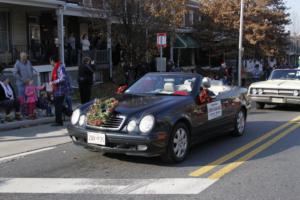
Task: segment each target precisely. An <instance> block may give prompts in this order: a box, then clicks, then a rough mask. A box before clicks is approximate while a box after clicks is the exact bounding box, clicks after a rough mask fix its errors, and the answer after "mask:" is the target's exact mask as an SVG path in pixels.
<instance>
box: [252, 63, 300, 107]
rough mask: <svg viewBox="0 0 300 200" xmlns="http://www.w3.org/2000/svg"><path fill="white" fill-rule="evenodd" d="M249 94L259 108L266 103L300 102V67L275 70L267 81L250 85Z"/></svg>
mask: <svg viewBox="0 0 300 200" xmlns="http://www.w3.org/2000/svg"><path fill="white" fill-rule="evenodd" d="M248 95H249V97H250V99H251V100H252V101H254V102H256V107H257V109H263V108H264V107H265V105H266V104H272V105H274V104H275V105H276V104H300V69H278V70H274V71H273V72H272V73H271V75H270V78H269V79H268V80H267V81H262V82H257V83H253V84H252V85H250V87H249V90H248Z"/></svg>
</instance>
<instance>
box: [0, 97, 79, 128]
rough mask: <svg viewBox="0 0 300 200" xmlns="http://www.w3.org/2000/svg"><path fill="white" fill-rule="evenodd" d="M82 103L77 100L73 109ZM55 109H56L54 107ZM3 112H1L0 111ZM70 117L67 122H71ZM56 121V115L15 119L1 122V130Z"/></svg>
mask: <svg viewBox="0 0 300 200" xmlns="http://www.w3.org/2000/svg"><path fill="white" fill-rule="evenodd" d="M79 105H80V104H79V103H77V102H75V103H74V102H73V110H74V109H76V108H77V107H78V106H79ZM53 111H54V109H53ZM0 114H1V113H0ZM2 118H3V116H2V117H1V116H0V119H2ZM69 121H70V120H69V117H65V122H69ZM54 122H55V117H44V116H39V117H38V118H37V119H35V120H29V119H23V120H22V121H16V120H15V121H13V122H4V123H1V122H0V132H2V131H7V130H14V129H19V128H28V127H32V126H38V125H43V124H50V123H54Z"/></svg>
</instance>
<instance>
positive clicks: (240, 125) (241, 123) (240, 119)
mask: <svg viewBox="0 0 300 200" xmlns="http://www.w3.org/2000/svg"><path fill="white" fill-rule="evenodd" d="M237 129H238V131H239V133H240V134H242V133H243V132H244V130H245V116H244V112H243V111H240V112H239V114H238V117H237Z"/></svg>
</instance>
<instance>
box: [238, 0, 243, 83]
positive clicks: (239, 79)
mask: <svg viewBox="0 0 300 200" xmlns="http://www.w3.org/2000/svg"><path fill="white" fill-rule="evenodd" d="M243 27H244V0H241V12H240V36H239V66H238V85H239V86H242V60H243V51H244V49H243Z"/></svg>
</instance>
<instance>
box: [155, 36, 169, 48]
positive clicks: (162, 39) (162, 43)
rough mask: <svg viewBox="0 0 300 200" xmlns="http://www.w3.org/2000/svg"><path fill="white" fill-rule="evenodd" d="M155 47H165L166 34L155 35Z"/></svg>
mask: <svg viewBox="0 0 300 200" xmlns="http://www.w3.org/2000/svg"><path fill="white" fill-rule="evenodd" d="M157 46H158V47H167V33H157Z"/></svg>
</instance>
